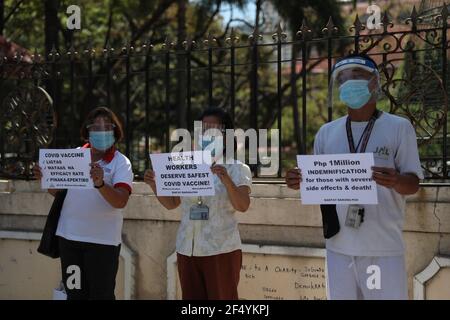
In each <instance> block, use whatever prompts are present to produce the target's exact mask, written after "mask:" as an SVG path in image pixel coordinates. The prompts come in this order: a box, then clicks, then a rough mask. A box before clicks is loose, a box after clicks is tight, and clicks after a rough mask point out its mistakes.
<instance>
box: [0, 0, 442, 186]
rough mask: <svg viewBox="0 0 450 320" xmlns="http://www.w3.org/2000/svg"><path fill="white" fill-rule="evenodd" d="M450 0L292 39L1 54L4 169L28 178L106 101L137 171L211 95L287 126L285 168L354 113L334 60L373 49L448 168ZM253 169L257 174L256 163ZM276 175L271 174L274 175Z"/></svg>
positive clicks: (424, 152)
mask: <svg viewBox="0 0 450 320" xmlns="http://www.w3.org/2000/svg"><path fill="white" fill-rule="evenodd" d="M448 34H449V25H448V11H447V8H446V7H443V9H442V11H441V13H440V14H439V15H437V16H436V17H434V23H433V24H432V25H430V24H422V23H421V19H420V17H419V16H418V14H417V12H416V10H415V9H414V10H413V11H412V14H411V16H410V18H409V19H407V20H406V21H405V23H404V24H400V25H398V26H394V25H393V24H392V23H391V22H390V21H389V16H388V14H384V16H383V18H382V21H381V25H380V29H375V30H367V29H366V28H365V26H364V24H363V23H362V22H361V21H360V19H359V18H358V17H356V19H355V22H354V24H353V26H352V27H351V28H350V30H349V31H348V32H345V30H342V31H341V30H339V28H338V27H336V26H335V25H334V24H333V20H332V19H331V18H330V20H329V22H328V24H327V25H326V27H325V28H323V30H322V33H321V34H320V35H313V32H312V31H311V29H310V28H309V27H308V25H307V24H306V22H305V23H304V24H303V25H302V27H301V28H300V30H299V31H298V32H297V33H296V34H295V35H293V36H292V39H291V40H288V37H287V34H286V33H285V32H284V30H283V29H282V28H281V26H280V25H279V26H278V28H277V30H276V31H275V32H274V34H273V36H272V41H269V42H267V41H263V40H264V39H263V37H262V36H261V35H260V33H259V31H258V30H254V31H253V33H252V34H250V35H245V34H238V33H236V32H234V31H232V32H231V34H230V35H228V36H225V37H222V38H217V39H216V38H214V37H213V36H209V37H208V39H205V40H204V41H202V42H195V41H191V40H189V39H188V40H186V41H184V42H182V43H179V44H175V43H173V42H171V41H170V40H169V39H166V41H165V43H163V44H155V45H152V44H150V43H144V44H142V45H138V44H133V45H131V44H126V45H125V46H124V47H123V48H121V49H120V50H114V49H113V48H111V47H109V46H107V47H106V48H103V49H101V50H98V49H97V50H96V49H94V48H88V49H85V50H76V49H75V48H73V47H70V48H69V49H67V50H66V51H64V52H58V51H57V50H55V49H54V50H52V52H51V53H50V54H49V55H48V56H45V57H42V56H41V55H39V54H38V53H37V51H35V52H34V54H30V55H27V54H26V53H23V54H17V55H16V56H14V57H9V58H8V57H4V58H3V59H1V60H0V88H1V91H0V99H1V114H0V130H1V136H0V156H1V158H0V175H1V176H3V177H9V178H29V177H30V168H31V166H32V164H33V161H35V160H36V159H37V154H38V149H39V148H44V147H58V148H59V147H76V146H79V145H80V144H81V143H82V141H80V138H79V127H80V125H81V122H82V120H83V117H84V116H85V115H86V114H87V112H88V111H89V110H90V109H92V108H94V107H96V106H100V105H105V106H108V107H110V108H111V109H113V110H114V111H115V112H117V113H118V114H119V115H120V116H121V118H122V119H123V122H124V127H125V139H124V141H123V142H122V143H121V149H122V150H123V151H124V153H125V154H126V155H127V156H128V157H129V158H130V159H131V161H132V163H133V168H134V171H135V173H136V174H137V176H142V173H143V171H144V169H145V168H146V167H148V166H149V157H148V154H149V152H160V151H161V152H163V151H167V150H170V147H171V142H170V140H169V139H170V132H171V130H172V129H174V128H178V127H186V128H189V129H192V125H193V120H195V119H196V117H197V116H198V114H199V113H200V112H201V111H202V110H203V109H204V108H207V107H208V106H220V107H223V108H226V109H227V110H229V112H230V113H231V115H232V117H233V119H234V120H235V124H236V127H240V128H243V129H246V128H254V129H259V128H278V129H279V130H280V142H281V143H280V149H279V150H280V159H279V165H280V170H278V173H277V175H276V176H274V177H270V178H280V177H282V176H283V174H284V170H285V169H286V168H288V167H290V166H293V165H295V154H305V153H309V152H311V147H312V143H313V139H314V134H315V132H316V131H317V130H318V128H319V127H320V125H322V124H323V123H325V122H326V121H331V120H332V119H333V118H336V117H338V116H342V115H343V114H345V107H344V106H341V107H338V108H336V109H335V110H331V109H329V108H328V107H327V104H326V98H324V96H325V97H326V92H327V90H328V83H329V76H330V70H331V67H332V65H333V63H334V62H335V61H336V60H337V59H338V58H340V57H342V56H343V55H345V54H348V53H350V52H364V53H367V54H369V55H370V56H372V57H373V58H374V59H375V60H376V61H377V63H378V64H379V69H380V74H381V75H382V80H383V81H382V89H383V93H384V99H382V100H381V101H380V102H379V105H378V106H379V108H380V109H383V110H385V111H388V112H391V113H395V114H399V115H402V116H405V117H407V118H408V119H409V120H410V121H411V122H412V124H413V125H414V127H415V128H416V132H417V136H418V144H419V150H420V155H421V161H422V165H423V169H424V172H425V175H426V179H427V180H428V181H431V182H433V181H436V182H440V183H441V182H445V181H448V179H449V164H450V159H449V155H448V147H449V139H448V135H449V133H448V124H449V118H448V113H447V110H448V93H449V91H450V81H449V65H448V55H449V50H448V49H449V35H448ZM252 170H253V171H254V173H255V176H256V177H259V170H258V165H256V166H253V167H252ZM265 178H267V177H265Z"/></svg>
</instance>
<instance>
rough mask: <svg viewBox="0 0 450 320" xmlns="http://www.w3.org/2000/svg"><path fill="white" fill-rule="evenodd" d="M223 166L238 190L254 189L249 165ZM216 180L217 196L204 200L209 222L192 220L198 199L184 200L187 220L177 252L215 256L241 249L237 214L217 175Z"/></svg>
mask: <svg viewBox="0 0 450 320" xmlns="http://www.w3.org/2000/svg"><path fill="white" fill-rule="evenodd" d="M221 165H222V166H224V167H225V168H226V169H227V172H228V175H229V176H230V177H231V180H233V182H234V184H235V185H236V186H238V187H239V186H248V187H251V184H252V173H251V171H250V168H249V167H248V166H247V165H245V164H243V163H241V162H237V163H234V164H221ZM213 180H214V189H215V192H216V194H215V195H214V196H209V197H202V202H203V204H205V205H207V206H208V208H209V219H208V220H191V219H190V217H189V213H190V209H191V206H192V205H195V204H196V203H197V197H182V198H181V209H182V213H183V216H182V218H181V223H180V227H179V229H178V234H177V241H176V250H177V252H178V253H180V254H182V255H185V256H211V255H217V254H222V253H228V252H232V251H234V250H238V249H241V237H240V235H239V229H238V222H237V219H236V217H235V212H236V210H235V209H234V208H233V205H232V204H231V202H230V199H229V197H228V193H227V190H226V188H225V186H224V185H223V183H222V182H221V181H220V178H219V177H218V176H217V175H215V174H214V175H213Z"/></svg>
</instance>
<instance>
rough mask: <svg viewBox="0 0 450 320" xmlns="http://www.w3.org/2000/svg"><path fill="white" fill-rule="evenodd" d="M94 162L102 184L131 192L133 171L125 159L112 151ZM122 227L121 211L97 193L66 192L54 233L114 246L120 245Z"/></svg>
mask: <svg viewBox="0 0 450 320" xmlns="http://www.w3.org/2000/svg"><path fill="white" fill-rule="evenodd" d="M84 147H86V146H84ZM97 163H98V164H100V166H101V167H102V168H103V172H104V182H105V185H109V186H113V187H115V188H117V187H122V188H125V189H127V190H128V192H130V193H131V190H132V189H131V186H132V183H133V172H132V168H131V163H130V160H128V158H127V157H125V156H124V155H123V154H122V153H120V152H119V151H117V150H115V149H114V148H113V149H111V150H110V151H109V152H107V153H106V154H105V156H104V157H103V159H101V160H99V161H97ZM122 224H123V214H122V209H117V208H114V207H113V206H111V205H110V204H109V203H108V202H107V201H106V200H105V199H104V198H103V196H102V195H101V194H100V191H99V190H97V189H69V190H67V195H66V198H65V200H64V204H63V207H62V210H61V217H60V218H59V222H58V228H57V231H56V234H57V235H58V236H60V237H63V238H65V239H67V240H73V241H81V242H89V243H96V244H105V245H113V246H117V245H119V244H120V243H121V242H122Z"/></svg>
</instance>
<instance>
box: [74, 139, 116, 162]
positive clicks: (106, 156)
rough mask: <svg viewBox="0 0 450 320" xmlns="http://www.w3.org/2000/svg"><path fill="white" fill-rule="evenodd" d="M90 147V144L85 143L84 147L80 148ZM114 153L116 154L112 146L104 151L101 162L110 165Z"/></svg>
mask: <svg viewBox="0 0 450 320" xmlns="http://www.w3.org/2000/svg"><path fill="white" fill-rule="evenodd" d="M90 147H91V144H90V143H86V144H85V145H84V146H82V148H90ZM115 153H116V148H115V147H114V146H112V147H111V148H109V149H108V150H106V152H105V154H104V155H103V158H102V160H103V161H105V162H106V163H110V162H111V161H112V159H114V155H115Z"/></svg>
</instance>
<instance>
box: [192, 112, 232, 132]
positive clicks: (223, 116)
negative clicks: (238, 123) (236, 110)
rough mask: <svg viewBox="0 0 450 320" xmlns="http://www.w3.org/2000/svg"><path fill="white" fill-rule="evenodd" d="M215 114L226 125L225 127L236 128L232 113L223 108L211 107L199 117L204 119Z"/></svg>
mask: <svg viewBox="0 0 450 320" xmlns="http://www.w3.org/2000/svg"><path fill="white" fill-rule="evenodd" d="M208 116H213V117H216V118H218V119H219V120H220V122H221V123H222V124H223V125H224V129H234V123H233V120H232V119H231V116H230V114H229V113H228V112H227V111H226V110H225V109H222V108H218V107H211V108H208V109H206V110H204V111H203V112H202V114H201V115H200V117H199V120H200V121H202V120H203V118H205V117H208Z"/></svg>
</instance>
